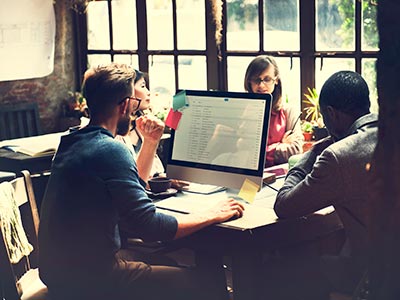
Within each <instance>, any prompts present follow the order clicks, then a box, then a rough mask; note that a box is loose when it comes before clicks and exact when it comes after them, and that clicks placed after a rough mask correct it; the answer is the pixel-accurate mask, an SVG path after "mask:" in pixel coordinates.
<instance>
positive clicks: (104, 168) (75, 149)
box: [39, 63, 243, 300]
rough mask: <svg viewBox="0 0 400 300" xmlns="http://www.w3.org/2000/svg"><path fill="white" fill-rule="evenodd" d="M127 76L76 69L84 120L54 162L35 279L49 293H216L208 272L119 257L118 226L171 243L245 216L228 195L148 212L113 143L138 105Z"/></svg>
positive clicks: (122, 151) (121, 70)
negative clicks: (184, 211) (180, 210)
mask: <svg viewBox="0 0 400 300" xmlns="http://www.w3.org/2000/svg"><path fill="white" fill-rule="evenodd" d="M134 78H135V71H134V69H132V68H130V67H128V66H127V65H122V64H115V63H112V64H109V65H105V66H99V67H96V68H92V69H89V70H88V71H87V72H86V74H85V76H84V83H83V92H84V95H85V97H86V99H87V103H88V107H89V110H90V114H91V120H90V123H89V125H88V126H86V127H84V128H82V129H80V130H78V131H75V132H73V133H71V134H69V135H66V136H63V137H62V139H61V142H60V145H59V148H58V151H57V153H56V155H55V158H54V161H53V165H52V169H51V176H50V179H49V182H48V185H47V189H46V193H45V196H44V199H43V203H42V211H41V222H40V228H39V246H40V254H39V271H40V277H41V279H42V280H43V282H44V283H45V284H46V285H47V286H48V289H49V292H50V294H51V297H52V299H82V300H83V299H96V300H97V299H223V297H224V296H225V295H226V293H225V294H224V295H222V294H223V293H224V290H225V292H226V287H225V282H223V281H221V280H220V281H218V280H215V278H214V277H213V276H210V275H213V272H207V273H203V271H199V270H196V269H184V268H178V267H169V266H152V265H149V264H145V263H142V262H135V261H127V260H123V259H121V258H120V257H118V251H119V250H120V247H121V238H120V235H119V231H120V229H123V230H124V231H126V232H128V233H130V235H131V236H135V237H138V238H141V239H143V240H172V239H177V238H180V237H183V236H186V235H189V234H191V233H193V232H195V231H197V230H199V229H202V228H204V227H205V226H208V225H211V224H214V223H218V222H223V221H225V220H228V219H229V218H231V217H233V216H241V215H242V214H243V206H242V205H241V204H239V203H238V202H236V201H234V200H233V199H226V200H224V201H221V202H219V203H218V204H217V205H216V206H215V207H213V208H212V209H210V210H208V211H205V212H204V213H199V214H189V215H184V216H181V217H177V218H175V217H172V216H170V215H165V214H162V213H159V212H157V211H156V208H155V206H154V204H153V203H152V201H151V200H150V199H149V198H148V197H147V195H146V193H145V190H144V186H145V183H144V181H143V180H142V179H140V178H139V176H138V172H137V168H136V164H135V161H134V159H133V156H132V154H131V153H130V152H129V150H128V148H127V147H126V146H125V145H123V144H122V143H120V142H118V141H116V140H114V137H115V135H116V134H126V131H127V130H129V123H130V117H131V115H132V114H133V113H134V112H135V110H137V109H138V107H139V105H140V100H139V99H137V98H136V97H135V92H134V88H133V82H134ZM137 124H138V126H139V127H140V128H141V130H144V131H146V130H147V131H148V132H151V134H150V135H152V137H153V141H158V140H159V137H160V134H162V126H161V128H160V127H159V125H157V123H156V122H154V121H152V120H149V119H146V118H140V119H139V120H138V122H137ZM151 144H152V143H150V144H149V147H150V148H151V147H157V143H155V145H151ZM150 148H149V149H148V151H152V150H151V149H150ZM221 272H222V268H221Z"/></svg>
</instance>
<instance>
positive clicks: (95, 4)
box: [77, 0, 378, 111]
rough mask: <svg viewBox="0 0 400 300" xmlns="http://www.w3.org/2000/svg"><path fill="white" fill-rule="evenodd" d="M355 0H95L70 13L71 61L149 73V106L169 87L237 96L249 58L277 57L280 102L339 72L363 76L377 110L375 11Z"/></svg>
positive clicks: (296, 100) (165, 99) (164, 99)
mask: <svg viewBox="0 0 400 300" xmlns="http://www.w3.org/2000/svg"><path fill="white" fill-rule="evenodd" d="M373 3H374V2H373V1H358V0H353V1H351V0H316V1H315V2H313V1H308V0H307V1H306V0H224V1H217V0H147V1H146V0H136V1H135V0H100V1H99V0H97V1H91V2H89V6H88V8H87V12H86V14H82V15H78V21H79V22H78V23H77V24H78V27H79V28H78V31H79V32H80V33H81V36H80V50H81V51H80V62H81V66H82V70H81V71H82V72H83V71H84V69H86V68H87V67H88V66H92V65H96V64H100V63H105V62H111V61H115V62H124V63H129V64H132V65H134V66H135V67H137V68H138V69H140V70H142V71H145V72H148V73H149V77H150V88H151V90H152V92H154V95H155V96H157V97H154V98H153V99H154V101H153V102H154V103H155V105H158V106H160V107H168V106H169V104H170V101H171V96H172V95H173V94H174V93H175V91H176V90H177V89H185V88H186V89H202V90H205V89H216V90H229V91H243V90H244V87H243V78H244V73H245V70H246V67H247V65H248V63H249V62H250V60H251V59H252V58H254V57H255V56H256V55H259V54H268V55H273V56H274V57H276V59H277V62H278V65H279V68H280V72H281V75H282V81H283V89H284V96H285V99H286V100H287V101H288V102H290V103H292V104H294V105H299V106H300V105H301V100H302V98H303V94H304V93H306V92H307V88H308V87H316V88H317V91H319V90H320V88H321V86H322V84H323V82H324V81H325V80H326V78H327V77H328V76H330V75H331V74H332V73H333V72H335V71H338V70H344V69H346V70H354V71H357V72H359V73H360V74H362V75H363V76H364V78H365V79H366V80H367V82H368V84H369V87H370V90H371V99H372V102H373V110H374V111H377V104H376V103H377V101H376V97H377V92H376V71H375V62H376V59H377V55H378V35H377V25H376V6H375V5H374V4H373Z"/></svg>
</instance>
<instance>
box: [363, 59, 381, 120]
mask: <svg viewBox="0 0 400 300" xmlns="http://www.w3.org/2000/svg"><path fill="white" fill-rule="evenodd" d="M375 66H376V59H374V58H367V59H363V60H362V72H361V73H362V76H363V77H364V79H365V81H366V82H367V83H368V88H369V98H370V100H371V111H372V112H374V113H378V111H379V105H378V89H377V87H376V68H375Z"/></svg>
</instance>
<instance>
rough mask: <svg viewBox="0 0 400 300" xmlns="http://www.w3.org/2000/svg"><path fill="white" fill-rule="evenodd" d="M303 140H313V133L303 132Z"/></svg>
mask: <svg viewBox="0 0 400 300" xmlns="http://www.w3.org/2000/svg"><path fill="white" fill-rule="evenodd" d="M303 136H304V140H305V141H306V142H309V141H311V140H312V138H313V133H312V132H303Z"/></svg>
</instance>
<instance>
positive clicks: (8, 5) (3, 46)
mask: <svg viewBox="0 0 400 300" xmlns="http://www.w3.org/2000/svg"><path fill="white" fill-rule="evenodd" d="M55 31H56V27H55V15H54V7H53V0H1V1H0V66H1V68H0V81H5V80H18V79H28V78H37V77H43V76H46V75H49V74H50V73H52V72H53V65H54V42H55Z"/></svg>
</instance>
